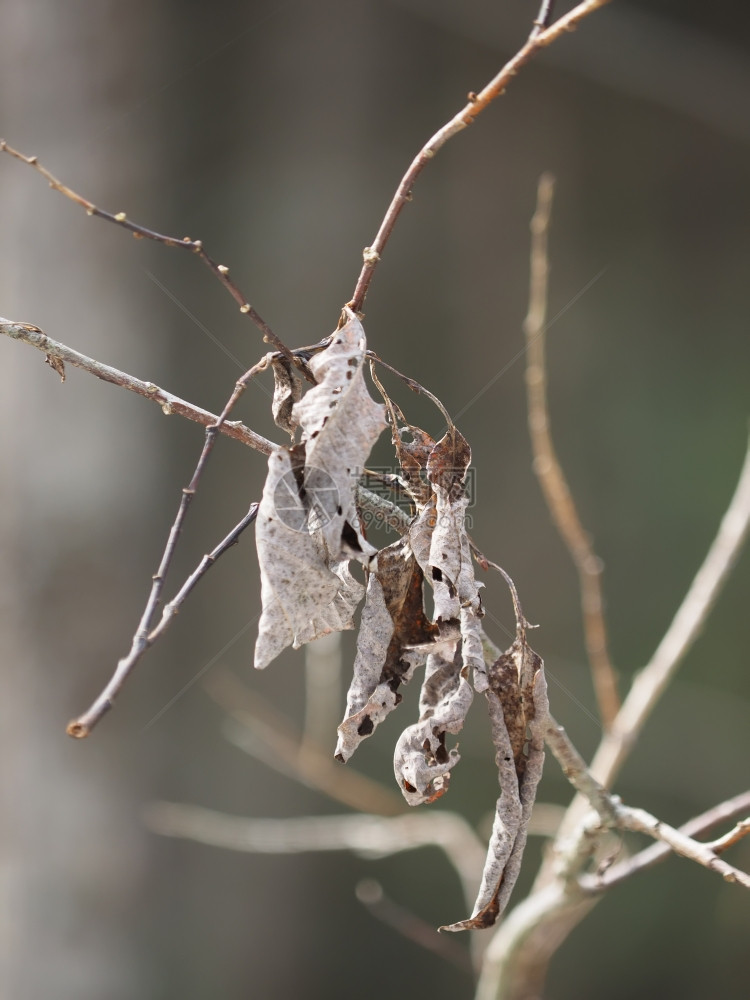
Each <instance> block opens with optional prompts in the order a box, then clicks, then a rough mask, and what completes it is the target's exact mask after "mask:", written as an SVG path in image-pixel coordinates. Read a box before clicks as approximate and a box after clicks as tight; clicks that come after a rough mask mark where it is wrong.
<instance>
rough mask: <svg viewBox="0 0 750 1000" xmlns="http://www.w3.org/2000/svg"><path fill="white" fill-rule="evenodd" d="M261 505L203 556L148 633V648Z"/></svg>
mask: <svg viewBox="0 0 750 1000" xmlns="http://www.w3.org/2000/svg"><path fill="white" fill-rule="evenodd" d="M259 506H260V505H259V504H258V503H257V502H256V503H251V504H250V509H249V510H248V512H247V514H245V516H244V517H243V518H242V520H241V521H240V522H239V523H238V524H236V525H235V526H234V527H233V528H232V530H231V531H230V532H229V534H228V535H227V536H226V538H224V539H222V541H220V542H219V544H218V545H217V546H216V548H215V549H213V551H212V552H210V553H209V554H208V555H205V556H203V558H202V559H201V561H200V562H199V563H198V565H197V566H196V568H195V569H194V570H193V572H192V573H191V574H190V576H189V577H188V578H187V580H185V582H184V583H183V585H182V586H181V587H180V589H179V590H178V591H177V593H176V594H175V596H174V597H173V598H172V600H171V601H170V602H169V603H168V604H166V605H165V606H164V610H163V611H162V613H161V618H160V619H159V623H158V625H156V627H155V628H153V629H152V630H151V632H149V634H148V639H147V640H146V641H147V643H148V646H147V647H146V648H148V647H150V646H153V644H154V643H155V642H156V640H157V639H159V638H160V637H161V635H162V634H163V633H164V632H166V630H167V629H168V628H169V626H170V625H171V623H172V619H173V618H174V616H175V615H176V614H177V613H178V612H179V610H180V608H181V607H182V605H183V603H184V602H185V599H186V597H187V596H188V594H189V593H190V592H191V591H192V590H193V588H194V587H195V585H196V584H197V583H198V582H199V580H200V579H201V578H202V577H203V576H205V574H206V573H207V572H208V571H209V570H210V569H211V567H212V566H213V564H214V563H215V562H216V560H217V559H220V558H221V556H223V555H224V553H225V552H226V551H227V549H230V548H231V547H232V546H233V545H236V544H237V542H238V541H239V539H240V535H241V534H242V532H243V531H244V530H245V528H247V527H249V525H251V524H252V523H253V521H254V520H255V519H256V517H257V516H258V507H259ZM144 652H145V650H144Z"/></svg>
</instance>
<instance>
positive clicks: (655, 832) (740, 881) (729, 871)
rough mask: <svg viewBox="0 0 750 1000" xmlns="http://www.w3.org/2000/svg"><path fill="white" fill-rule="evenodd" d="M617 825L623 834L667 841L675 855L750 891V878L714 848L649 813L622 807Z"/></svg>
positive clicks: (620, 806) (619, 809) (619, 806)
mask: <svg viewBox="0 0 750 1000" xmlns="http://www.w3.org/2000/svg"><path fill="white" fill-rule="evenodd" d="M617 814H618V816H617V823H618V826H619V828H620V829H621V830H632V831H634V832H636V833H645V834H646V836H648V837H653V838H654V840H660V841H663V842H664V843H665V844H668V845H669V847H670V848H671V849H672V850H673V851H674V852H675V854H680V855H682V856H683V857H685V858H689V859H690V860H691V861H695V862H696V863H697V864H699V865H702V866H703V867H704V868H708V869H709V870H710V871H713V872H716V873H717V874H718V875H721V877H722V878H723V879H724V881H725V882H734V883H736V884H737V885H742V886H744V887H745V888H746V889H750V875H748V874H747V872H743V871H741V870H740V869H739V868H735V867H734V865H730V864H729V863H728V862H726V861H723V860H722V859H721V858H718V857H717V856H716V854H715V853H714V852H713V851H712V850H711V847H710V845H708V844H701V843H700V841H698V840H694V839H693V838H692V837H688V836H686V835H685V834H684V833H681V832H680V831H679V830H675V828H674V827H673V826H669V824H667V823H664V822H662V821H661V820H659V819H657V818H656V817H655V816H652V815H651V813H648V812H646V810H645V809H634V808H632V807H631V806H625V805H622V804H620V805H618V807H617Z"/></svg>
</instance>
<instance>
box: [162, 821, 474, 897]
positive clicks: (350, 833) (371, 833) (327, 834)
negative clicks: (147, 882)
mask: <svg viewBox="0 0 750 1000" xmlns="http://www.w3.org/2000/svg"><path fill="white" fill-rule="evenodd" d="M145 821H146V825H147V826H148V827H149V829H151V830H153V831H154V832H155V833H160V834H162V835H163V836H166V837H183V838H185V839H187V840H194V841H198V842H199V843H201V844H208V845H210V846H213V847H223V848H227V849H228V850H233V851H247V852H250V853H254V854H301V853H306V852H308V851H354V852H355V853H356V854H360V855H364V856H365V857H368V858H384V857H388V856H390V855H393V854H400V853H401V852H402V851H411V850H415V849H417V848H420V847H429V846H435V847H439V848H441V849H442V850H443V851H444V852H445V854H446V856H447V858H448V860H449V861H450V863H451V864H452V865H453V867H454V868H455V869H456V871H457V872H458V875H459V877H460V879H461V882H462V887H463V890H464V895H465V896H466V899H467V901H468V905H470V904H471V902H473V899H474V895H475V894H476V890H477V886H478V874H479V873H480V872H481V870H482V863H483V861H484V847H483V846H482V845H481V844H480V843H479V841H478V839H477V836H476V834H475V833H474V831H473V830H472V829H471V827H470V826H469V824H468V823H467V822H466V821H465V820H464V819H462V818H461V817H460V816H458V815H457V814H456V813H452V812H447V811H445V810H433V811H432V812H430V813H429V814H427V813H421V812H416V813H415V812H408V813H405V814H404V815H402V816H390V817H386V816H372V815H369V816H368V815H363V814H359V815H356V816H352V815H344V816H304V817H300V818H295V819H246V818H245V817H242V816H227V815H225V814H224V813H218V812H214V811H213V810H210V809H202V808H200V807H198V806H190V805H183V804H180V803H176V802H154V803H153V804H152V805H150V806H148V808H147V809H146V811H145Z"/></svg>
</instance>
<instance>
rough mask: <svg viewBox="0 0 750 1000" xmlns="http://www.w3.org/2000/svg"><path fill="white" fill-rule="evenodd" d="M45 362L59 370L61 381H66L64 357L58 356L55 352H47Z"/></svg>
mask: <svg viewBox="0 0 750 1000" xmlns="http://www.w3.org/2000/svg"><path fill="white" fill-rule="evenodd" d="M44 363H45V364H46V365H49V366H50V368H51V369H52V370H53V371H56V372H57V374H58V375H59V376H60V381H61V382H64V381H65V362H64V361H63V359H62V358H57V357H55V355H54V354H45V356H44Z"/></svg>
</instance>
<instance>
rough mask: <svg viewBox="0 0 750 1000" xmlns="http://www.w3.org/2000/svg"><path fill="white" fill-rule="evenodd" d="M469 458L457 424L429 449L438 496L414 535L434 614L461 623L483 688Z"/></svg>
mask: <svg viewBox="0 0 750 1000" xmlns="http://www.w3.org/2000/svg"><path fill="white" fill-rule="evenodd" d="M470 462H471V448H470V447H469V443H468V441H467V440H466V438H464V437H463V436H462V435H461V434H460V433H459V432H458V431H457V430H456V428H455V427H452V428H451V429H450V430H449V431H448V432H447V433H446V434H445V435H444V437H442V438H441V439H440V441H438V443H437V444H436V445H435V447H434V448H433V449H432V451H431V452H430V455H429V458H428V460H427V475H428V477H429V481H430V483H431V485H432V487H433V490H434V501H433V503H432V504H431V505H430V506H429V507H426V508H424V509H423V510H422V511H421V512H420V514H419V516H418V517H417V519H416V521H415V523H414V525H413V526H412V529H411V531H410V538H411V542H412V546H413V548H414V552H415V554H416V556H417V559H418V560H419V561H420V563H421V565H422V568H423V570H424V572H425V576H427V577H428V579H430V581H431V582H432V586H433V589H434V592H435V619H436V621H438V622H439V623H445V624H448V623H449V622H452V621H455V622H457V623H458V625H459V629H460V635H461V651H462V662H463V665H464V666H468V667H470V668H471V670H472V673H473V678H474V687H475V688H476V690H477V691H478V692H480V693H481V692H483V691H486V690H487V676H486V673H485V667H484V653H483V650H482V631H481V624H480V619H481V618H482V616H483V615H484V611H483V608H482V601H481V598H480V596H479V585H478V584H477V582H476V580H475V578H474V566H473V564H472V561H471V549H470V545H469V538H468V535H467V533H466V523H465V522H466V507H467V505H468V502H469V501H468V497H467V496H466V494H465V492H464V489H463V483H464V480H465V478H466V473H467V471H468V468H469V464H470Z"/></svg>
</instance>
